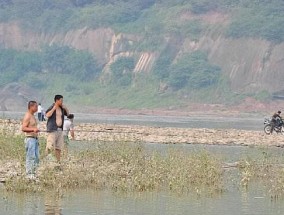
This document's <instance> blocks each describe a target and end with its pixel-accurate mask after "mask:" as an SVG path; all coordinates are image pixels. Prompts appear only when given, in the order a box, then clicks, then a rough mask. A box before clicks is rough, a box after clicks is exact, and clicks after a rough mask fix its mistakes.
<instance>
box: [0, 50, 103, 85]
mask: <svg viewBox="0 0 284 215" xmlns="http://www.w3.org/2000/svg"><path fill="white" fill-rule="evenodd" d="M0 64H1V65H0V70H1V74H0V77H1V79H0V85H3V84H5V83H9V82H21V81H22V79H25V78H26V77H28V78H27V81H28V82H27V84H29V85H30V86H31V87H34V88H36V89H41V88H44V87H45V82H44V81H43V79H42V78H41V76H42V75H43V73H48V74H49V75H53V74H68V75H70V76H73V77H75V78H76V79H77V80H80V81H87V80H90V79H94V78H96V77H97V76H98V74H99V73H100V71H101V68H100V65H98V64H97V63H96V60H95V59H94V57H93V56H92V55H91V54H90V53H88V52H86V51H78V50H75V49H71V48H69V47H64V46H63V47H60V46H56V45H52V46H49V47H44V48H43V49H42V50H41V51H37V52H36V51H33V52H28V51H16V50H12V49H2V50H1V53H0ZM30 74H32V77H30Z"/></svg>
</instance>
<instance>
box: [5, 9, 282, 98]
mask: <svg viewBox="0 0 284 215" xmlns="http://www.w3.org/2000/svg"><path fill="white" fill-rule="evenodd" d="M211 15H212V16H213V18H214V17H215V18H214V19H213V20H215V21H216V22H218V23H219V22H221V23H222V24H223V25H226V23H227V18H226V17H223V16H221V17H219V16H217V15H218V14H217V15H216V14H211ZM216 17H217V18H216ZM218 17H219V18H218ZM182 18H183V19H191V18H192V16H191V15H190V14H189V15H188V14H185V15H183V16H182ZM201 18H202V17H201ZM203 18H204V19H206V20H207V18H206V17H203ZM209 20H211V19H209ZM209 24H210V23H209ZM142 40H143V38H142V37H140V36H139V35H127V34H116V33H115V32H114V31H113V30H112V29H110V28H100V29H90V28H83V29H76V30H71V31H69V32H67V33H57V34H48V33H43V32H30V31H24V30H23V29H22V28H20V26H19V25H17V23H2V24H0V47H3V48H14V49H26V50H36V49H39V48H40V47H41V45H43V44H49V45H51V44H61V45H66V46H70V47H73V48H76V49H80V50H88V51H90V52H91V53H93V54H94V55H95V56H96V58H97V60H98V61H99V63H101V64H102V65H104V66H105V69H104V71H105V72H107V71H108V67H109V65H110V64H111V63H113V62H114V61H115V60H116V59H117V58H118V57H122V56H124V57H125V56H133V57H135V58H136V59H137V64H136V67H135V69H134V72H136V73H137V72H142V71H143V72H149V71H150V70H151V68H152V66H153V64H154V62H155V60H156V58H157V56H158V55H159V53H153V52H150V51H145V52H139V51H136V50H135V48H134V47H135V44H137V43H139V42H141V41H142ZM165 41H168V42H171V40H170V39H168V40H165ZM180 43H181V45H179V46H178V49H179V51H178V56H179V55H181V54H182V53H186V52H193V51H196V50H205V51H206V52H207V53H209V59H210V61H211V62H212V63H213V64H216V65H218V66H220V67H221V68H222V71H223V72H224V73H225V74H226V75H227V77H229V80H230V84H231V87H232V89H233V90H234V91H235V92H238V93H251V92H256V91H261V90H267V91H268V92H270V93H275V92H282V91H283V90H284V85H283V82H284V75H283V72H282V68H284V52H283V51H282V50H283V49H284V43H281V44H272V43H270V42H268V41H264V40H258V39H247V38H241V39H229V38H226V37H224V35H223V33H222V30H220V32H216V30H212V31H209V32H208V33H207V34H206V35H204V36H203V37H202V38H201V39H199V40H198V41H196V40H192V39H191V38H182V39H181V41H180ZM178 56H177V57H178ZM280 96H282V94H281V95H280Z"/></svg>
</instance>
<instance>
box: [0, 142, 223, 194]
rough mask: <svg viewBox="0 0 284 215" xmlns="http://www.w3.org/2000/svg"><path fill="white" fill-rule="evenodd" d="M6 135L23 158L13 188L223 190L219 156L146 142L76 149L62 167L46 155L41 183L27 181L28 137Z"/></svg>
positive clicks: (8, 186) (10, 183)
mask: <svg viewBox="0 0 284 215" xmlns="http://www.w3.org/2000/svg"><path fill="white" fill-rule="evenodd" d="M6 138H8V139H10V141H9V143H10V144H8V142H6V143H5V144H6V145H8V147H7V148H6V149H5V150H6V153H7V154H10V157H9V158H11V159H12V158H13V159H16V160H17V159H19V160H20V162H21V172H22V174H19V175H18V176H15V177H11V178H10V179H9V180H7V182H6V186H5V187H6V189H7V190H10V191H18V192H27V191H33V192H38V191H45V190H49V189H56V190H60V189H76V188H92V189H111V190H114V191H126V192H128V191H139V192H143V191H153V190H170V191H172V192H178V193H188V192H194V193H197V194H208V193H212V192H216V191H217V192H221V191H222V189H223V169H222V164H221V161H220V160H219V159H218V158H216V157H215V156H214V155H212V154H210V153H208V152H206V151H202V152H198V153H194V154H193V153H185V152H182V151H177V150H174V149H171V150H168V151H167V152H166V153H159V152H149V151H146V150H145V149H144V147H143V145H142V144H141V143H140V142H137V143H129V142H116V143H114V142H112V143H101V144H98V143H96V144H97V147H95V148H93V149H89V150H84V151H80V152H76V151H71V152H70V154H69V156H68V159H65V160H64V161H63V162H62V164H61V166H60V168H62V169H61V170H59V169H58V168H59V167H58V166H57V164H53V163H48V162H45V161H44V158H43V162H41V165H40V168H39V169H38V175H39V178H38V181H27V180H26V179H25V175H24V174H23V173H24V159H23V158H24V150H23V148H24V146H23V144H22V143H21V142H22V140H21V138H19V139H18V137H15V139H17V141H16V142H15V141H12V139H13V137H6ZM94 144H95V143H94ZM13 145H17V150H16V151H17V152H16V153H15V152H13V153H12V152H11V151H13V150H14V149H13V148H14V147H13ZM42 145H44V144H42ZM6 158H8V157H6ZM13 159H12V160H13ZM2 161H3V160H2Z"/></svg>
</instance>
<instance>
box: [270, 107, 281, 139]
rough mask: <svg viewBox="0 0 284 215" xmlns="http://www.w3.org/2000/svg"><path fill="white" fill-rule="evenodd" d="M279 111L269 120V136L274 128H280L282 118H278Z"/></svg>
mask: <svg viewBox="0 0 284 215" xmlns="http://www.w3.org/2000/svg"><path fill="white" fill-rule="evenodd" d="M280 114H281V111H280V110H279V111H278V112H277V113H274V114H273V115H272V119H271V132H270V133H271V134H272V132H273V130H274V128H275V127H280V126H282V125H283V120H282V117H281V116H280Z"/></svg>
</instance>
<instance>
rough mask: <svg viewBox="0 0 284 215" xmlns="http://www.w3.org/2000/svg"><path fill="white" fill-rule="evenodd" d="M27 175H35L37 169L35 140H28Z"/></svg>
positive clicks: (26, 140)
mask: <svg viewBox="0 0 284 215" xmlns="http://www.w3.org/2000/svg"><path fill="white" fill-rule="evenodd" d="M25 143H26V147H25V148H26V174H27V175H28V176H29V175H34V174H35V168H36V145H37V140H36V139H33V138H26V139H25Z"/></svg>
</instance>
